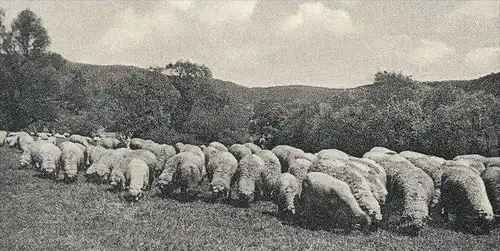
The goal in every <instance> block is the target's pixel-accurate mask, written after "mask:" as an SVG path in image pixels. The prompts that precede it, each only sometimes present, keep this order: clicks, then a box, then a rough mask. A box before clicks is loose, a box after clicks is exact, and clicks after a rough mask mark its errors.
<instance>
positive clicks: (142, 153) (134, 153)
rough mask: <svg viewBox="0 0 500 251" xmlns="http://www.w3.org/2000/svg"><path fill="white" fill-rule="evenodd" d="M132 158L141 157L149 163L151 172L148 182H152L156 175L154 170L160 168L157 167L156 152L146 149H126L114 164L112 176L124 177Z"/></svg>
mask: <svg viewBox="0 0 500 251" xmlns="http://www.w3.org/2000/svg"><path fill="white" fill-rule="evenodd" d="M124 149H128V148H124ZM131 159H140V160H142V161H144V162H145V163H146V164H147V165H148V167H149V168H150V170H149V172H148V173H149V175H148V176H149V179H150V180H149V182H148V184H152V183H153V179H154V176H153V175H152V174H153V172H155V171H156V170H158V169H157V164H158V158H156V155H155V154H154V153H152V152H151V151H149V150H146V149H137V150H129V151H126V152H125V153H124V154H122V155H121V156H120V158H119V159H118V160H117V161H116V162H114V163H113V164H112V167H111V177H113V176H119V177H123V175H125V172H126V171H127V168H128V163H129V162H130V160H131Z"/></svg>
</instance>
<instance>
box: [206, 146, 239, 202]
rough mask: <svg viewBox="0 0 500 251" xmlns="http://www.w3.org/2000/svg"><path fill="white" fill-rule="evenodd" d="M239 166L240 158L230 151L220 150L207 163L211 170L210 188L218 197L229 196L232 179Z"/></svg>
mask: <svg viewBox="0 0 500 251" xmlns="http://www.w3.org/2000/svg"><path fill="white" fill-rule="evenodd" d="M237 168H238V160H236V158H235V157H234V156H233V155H232V154H231V153H229V152H220V153H219V154H217V155H216V156H214V157H213V158H210V161H209V162H208V165H207V171H208V170H211V172H212V177H211V179H210V190H211V192H212V194H214V195H215V196H216V197H218V198H228V195H229V191H230V189H231V180H232V178H233V176H234V173H235V172H236V169H237Z"/></svg>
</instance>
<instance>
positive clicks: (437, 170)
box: [410, 157, 443, 208]
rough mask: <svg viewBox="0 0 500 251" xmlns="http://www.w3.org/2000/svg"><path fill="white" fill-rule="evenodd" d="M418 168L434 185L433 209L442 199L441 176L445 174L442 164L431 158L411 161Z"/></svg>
mask: <svg viewBox="0 0 500 251" xmlns="http://www.w3.org/2000/svg"><path fill="white" fill-rule="evenodd" d="M410 162H411V163H412V164H413V165H415V166H416V167H418V168H420V169H422V170H423V171H424V172H425V173H427V175H429V177H431V179H432V182H433V184H434V194H433V198H432V201H431V205H430V206H431V208H435V207H436V206H437V205H438V203H439V201H440V198H441V175H442V174H443V169H442V164H440V161H436V159H433V158H430V157H423V158H417V159H413V160H411V161H410Z"/></svg>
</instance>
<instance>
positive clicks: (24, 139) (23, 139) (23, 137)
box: [17, 132, 35, 151]
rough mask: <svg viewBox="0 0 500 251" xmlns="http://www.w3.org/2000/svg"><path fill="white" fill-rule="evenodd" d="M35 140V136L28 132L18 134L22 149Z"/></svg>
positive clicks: (19, 144) (18, 141) (18, 144)
mask: <svg viewBox="0 0 500 251" xmlns="http://www.w3.org/2000/svg"><path fill="white" fill-rule="evenodd" d="M33 141H35V140H34V138H33V137H32V136H31V135H29V134H28V133H26V132H20V133H18V134H17V146H18V147H19V149H20V150H22V151H24V150H26V149H27V148H28V147H29V145H30V144H31V143H32V142H33Z"/></svg>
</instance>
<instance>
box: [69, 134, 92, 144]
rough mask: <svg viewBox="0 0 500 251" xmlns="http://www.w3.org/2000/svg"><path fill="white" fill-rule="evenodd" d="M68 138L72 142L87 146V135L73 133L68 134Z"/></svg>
mask: <svg viewBox="0 0 500 251" xmlns="http://www.w3.org/2000/svg"><path fill="white" fill-rule="evenodd" d="M68 140H69V141H71V142H73V143H79V144H82V145H84V146H85V147H88V146H89V140H88V137H85V136H82V135H78V134H73V135H71V136H69V138H68Z"/></svg>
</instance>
